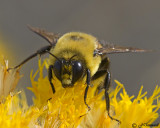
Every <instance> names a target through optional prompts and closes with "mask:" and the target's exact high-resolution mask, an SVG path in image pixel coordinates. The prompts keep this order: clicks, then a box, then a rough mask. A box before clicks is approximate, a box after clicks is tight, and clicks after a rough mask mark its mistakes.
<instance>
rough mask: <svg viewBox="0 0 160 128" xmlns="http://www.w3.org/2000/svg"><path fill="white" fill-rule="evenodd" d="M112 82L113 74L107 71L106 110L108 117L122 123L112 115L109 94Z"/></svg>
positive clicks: (105, 85) (105, 87) (105, 83)
mask: <svg viewBox="0 0 160 128" xmlns="http://www.w3.org/2000/svg"><path fill="white" fill-rule="evenodd" d="M110 81H111V74H110V72H109V71H107V75H106V78H105V81H104V89H105V100H106V109H107V111H108V116H109V117H110V118H111V119H112V120H115V121H117V122H118V123H121V122H120V121H119V120H118V119H115V118H113V117H112V116H111V115H110V100H109V94H108V90H109V87H110Z"/></svg>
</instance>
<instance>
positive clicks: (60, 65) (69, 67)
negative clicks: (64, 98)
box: [53, 59, 84, 88]
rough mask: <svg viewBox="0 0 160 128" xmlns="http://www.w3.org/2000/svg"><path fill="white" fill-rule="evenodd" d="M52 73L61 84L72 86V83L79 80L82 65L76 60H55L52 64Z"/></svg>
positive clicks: (82, 70)
mask: <svg viewBox="0 0 160 128" xmlns="http://www.w3.org/2000/svg"><path fill="white" fill-rule="evenodd" d="M53 70H54V74H55V76H56V77H57V78H58V79H59V80H60V81H61V83H62V86H63V87H64V88H65V87H72V86H73V85H74V83H75V82H76V81H77V80H79V79H80V78H81V77H82V75H83V72H84V68H83V65H82V63H81V62H80V61H78V60H69V61H67V60H64V59H62V60H61V61H58V60H57V61H56V62H55V64H54V68H53Z"/></svg>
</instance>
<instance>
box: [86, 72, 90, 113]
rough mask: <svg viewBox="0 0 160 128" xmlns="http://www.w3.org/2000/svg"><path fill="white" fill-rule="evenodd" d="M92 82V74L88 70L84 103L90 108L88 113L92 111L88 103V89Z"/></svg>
mask: <svg viewBox="0 0 160 128" xmlns="http://www.w3.org/2000/svg"><path fill="white" fill-rule="evenodd" d="M90 82H91V73H90V70H89V69H87V80H86V83H87V87H86V89H85V93H84V103H85V105H86V106H87V107H88V111H90V110H91V108H90V106H89V105H88V104H87V102H86V98H87V92H88V88H89V86H90Z"/></svg>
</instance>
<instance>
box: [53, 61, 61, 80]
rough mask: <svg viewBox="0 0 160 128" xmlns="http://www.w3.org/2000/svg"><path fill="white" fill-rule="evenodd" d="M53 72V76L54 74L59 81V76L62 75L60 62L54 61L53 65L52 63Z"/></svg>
mask: <svg viewBox="0 0 160 128" xmlns="http://www.w3.org/2000/svg"><path fill="white" fill-rule="evenodd" d="M53 70H54V74H55V76H56V77H57V78H58V79H59V80H60V81H61V79H62V78H61V74H62V63H61V62H60V61H58V60H57V61H56V62H55V63H54V68H53Z"/></svg>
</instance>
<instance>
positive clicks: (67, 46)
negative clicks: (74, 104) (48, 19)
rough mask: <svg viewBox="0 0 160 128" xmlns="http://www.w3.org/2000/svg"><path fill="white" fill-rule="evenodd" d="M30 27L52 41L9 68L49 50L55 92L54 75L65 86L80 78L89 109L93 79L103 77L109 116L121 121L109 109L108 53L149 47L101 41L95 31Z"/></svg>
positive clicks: (51, 76)
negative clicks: (93, 32)
mask: <svg viewBox="0 0 160 128" xmlns="http://www.w3.org/2000/svg"><path fill="white" fill-rule="evenodd" d="M29 28H30V29H31V30H32V31H33V32H35V33H36V34H38V35H40V36H41V37H42V38H44V39H45V40H47V41H48V42H49V45H48V46H46V47H43V48H41V49H39V50H38V51H37V52H35V53H34V54H32V55H31V56H29V57H28V58H26V59H25V60H24V61H22V62H21V63H20V64H19V65H17V66H15V67H14V68H9V69H8V70H10V69H16V68H18V67H20V66H21V65H23V64H24V63H26V62H27V61H28V60H30V59H32V58H33V57H35V56H37V55H43V54H45V53H48V54H50V57H49V60H50V66H49V68H48V79H49V82H50V85H51V87H52V91H53V93H55V92H56V90H55V88H54V84H53V83H52V79H53V77H56V78H57V79H58V80H59V81H60V82H61V84H62V86H63V87H64V88H67V87H73V86H74V85H75V83H77V82H79V81H81V82H84V84H86V88H85V90H84V91H85V93H84V103H85V104H86V106H87V107H88V109H89V110H90V107H89V105H88V104H87V102H86V98H87V92H88V89H89V87H90V86H91V84H92V83H91V82H93V83H94V81H95V80H97V79H99V78H102V81H103V86H102V88H103V89H105V101H106V109H107V112H108V116H109V117H110V118H111V119H112V120H116V121H118V122H119V123H120V121H119V120H118V119H115V118H113V117H112V116H111V115H110V113H109V110H110V100H109V94H108V90H109V87H110V81H111V75H110V72H109V60H108V57H107V54H111V53H126V52H146V50H143V49H138V48H132V47H120V46H117V45H113V44H109V43H107V42H104V41H99V40H98V39H97V38H95V37H94V36H92V35H89V34H86V33H81V32H69V33H66V34H64V35H62V36H61V35H60V34H55V33H50V32H46V31H44V30H43V29H39V28H33V27H29Z"/></svg>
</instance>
